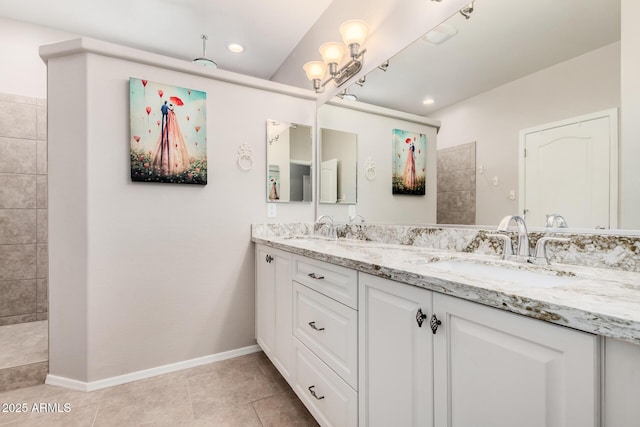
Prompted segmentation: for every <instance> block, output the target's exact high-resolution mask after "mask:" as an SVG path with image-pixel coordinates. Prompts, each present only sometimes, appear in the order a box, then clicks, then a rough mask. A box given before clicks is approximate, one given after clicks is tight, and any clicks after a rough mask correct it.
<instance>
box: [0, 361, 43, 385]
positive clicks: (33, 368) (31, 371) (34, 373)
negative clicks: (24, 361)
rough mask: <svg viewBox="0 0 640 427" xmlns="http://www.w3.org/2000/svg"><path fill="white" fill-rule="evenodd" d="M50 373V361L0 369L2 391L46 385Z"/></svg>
mask: <svg viewBox="0 0 640 427" xmlns="http://www.w3.org/2000/svg"><path fill="white" fill-rule="evenodd" d="M48 371H49V362H48V361H47V362H37V363H31V364H29V365H21V366H14V367H12V368H4V369H0V391H8V390H15V389H19V388H24V387H31V386H34V385H38V384H44V380H45V378H46V377H47V372H48Z"/></svg>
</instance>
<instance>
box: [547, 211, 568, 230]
mask: <svg viewBox="0 0 640 427" xmlns="http://www.w3.org/2000/svg"><path fill="white" fill-rule="evenodd" d="M544 226H545V227H548V228H567V227H568V225H567V221H565V219H564V217H563V216H562V215H559V214H551V215H547V221H546V222H545V224H544Z"/></svg>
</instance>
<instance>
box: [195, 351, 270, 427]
mask: <svg viewBox="0 0 640 427" xmlns="http://www.w3.org/2000/svg"><path fill="white" fill-rule="evenodd" d="M188 381H189V391H190V392H191V401H192V404H193V412H194V416H195V417H196V418H197V417H199V415H200V414H202V413H203V412H205V411H206V410H208V409H211V408H224V407H229V406H241V405H244V404H247V403H251V402H254V401H256V400H260V399H264V398H265V397H268V396H272V395H273V394H274V393H275V391H274V389H273V387H272V386H271V383H270V381H269V380H268V379H267V377H266V376H265V375H264V374H263V373H262V371H261V370H260V368H259V367H258V366H257V365H256V364H255V363H246V364H242V365H240V366H230V364H224V365H220V366H218V369H216V370H213V371H212V372H210V373H208V374H204V375H198V376H195V377H192V378H189V380H188Z"/></svg>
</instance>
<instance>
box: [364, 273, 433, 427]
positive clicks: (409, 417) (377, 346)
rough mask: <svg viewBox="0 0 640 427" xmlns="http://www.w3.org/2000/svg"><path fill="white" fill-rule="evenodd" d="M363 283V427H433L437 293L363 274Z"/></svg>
mask: <svg viewBox="0 0 640 427" xmlns="http://www.w3.org/2000/svg"><path fill="white" fill-rule="evenodd" d="M358 282H359V300H360V301H359V302H360V304H359V308H360V309H359V311H358V317H359V326H360V333H359V344H360V345H359V349H360V353H359V360H360V362H359V370H360V376H359V380H360V387H359V390H360V395H359V410H360V426H379V427H387V426H403V427H405V426H406V427H408V426H421V427H430V426H433V360H432V353H433V338H432V335H433V334H432V333H431V329H429V316H431V299H432V293H431V292H429V291H425V290H424V289H420V288H416V287H414V286H407V285H405V284H402V283H398V282H393V281H391V280H385V279H382V278H380V277H376V276H372V275H369V274H364V273H360V274H359V278H358ZM419 313H422V315H423V316H426V317H424V319H422V316H420V317H421V320H422V321H423V323H422V326H419V325H418V321H417V320H416V319H417V316H419Z"/></svg>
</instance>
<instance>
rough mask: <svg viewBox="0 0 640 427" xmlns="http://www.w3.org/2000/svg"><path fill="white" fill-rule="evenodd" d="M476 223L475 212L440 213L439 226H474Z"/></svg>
mask: <svg viewBox="0 0 640 427" xmlns="http://www.w3.org/2000/svg"><path fill="white" fill-rule="evenodd" d="M475 223H476V215H475V212H438V224H456V225H457V224H464V225H472V224H475Z"/></svg>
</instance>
